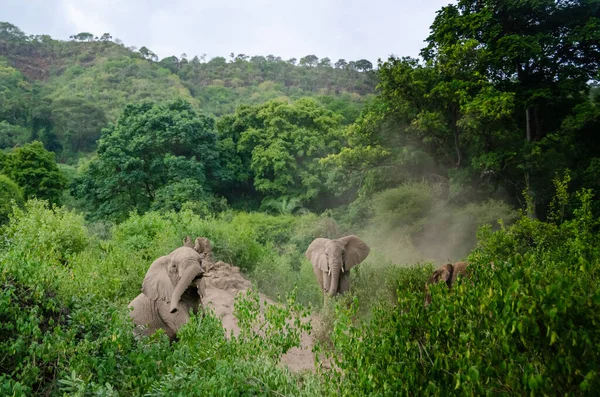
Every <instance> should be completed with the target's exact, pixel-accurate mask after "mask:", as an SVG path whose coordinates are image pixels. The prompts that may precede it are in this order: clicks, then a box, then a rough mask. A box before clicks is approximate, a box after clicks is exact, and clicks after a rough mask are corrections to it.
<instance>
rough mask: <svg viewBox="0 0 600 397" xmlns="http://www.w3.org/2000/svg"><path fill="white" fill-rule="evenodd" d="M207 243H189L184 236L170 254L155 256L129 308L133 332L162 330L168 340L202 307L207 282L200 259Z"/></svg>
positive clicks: (199, 240) (188, 239)
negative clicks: (191, 313)
mask: <svg viewBox="0 0 600 397" xmlns="http://www.w3.org/2000/svg"><path fill="white" fill-rule="evenodd" d="M205 251H206V246H205V244H204V241H203V240H202V239H201V238H197V239H196V243H195V244H192V242H191V239H190V238H189V237H186V239H185V240H184V246H183V247H179V248H177V249H176V250H174V251H173V252H171V253H170V254H169V255H165V256H161V257H160V258H158V259H156V260H155V261H154V262H153V263H152V265H151V266H150V268H149V269H148V272H147V273H146V276H145V277H144V281H143V283H142V293H141V294H139V295H138V296H137V297H136V298H135V299H134V300H133V301H131V303H129V307H130V308H132V309H133V310H132V311H131V312H130V316H131V318H132V320H133V322H134V323H135V324H136V325H137V327H136V330H135V333H136V335H140V334H143V335H151V334H153V333H154V332H156V331H157V330H158V329H163V330H165V332H166V334H167V335H168V336H169V338H170V339H171V340H174V339H175V336H176V334H177V331H178V330H179V328H181V326H182V325H183V324H185V323H186V322H187V321H188V320H189V318H190V314H189V312H190V309H191V310H192V312H193V313H194V314H196V313H198V310H199V309H201V310H202V311H203V313H204V308H203V306H202V297H204V294H205V292H204V290H205V289H206V284H205V281H204V277H208V276H207V275H206V271H205V269H204V268H203V266H202V265H203V259H204V256H205Z"/></svg>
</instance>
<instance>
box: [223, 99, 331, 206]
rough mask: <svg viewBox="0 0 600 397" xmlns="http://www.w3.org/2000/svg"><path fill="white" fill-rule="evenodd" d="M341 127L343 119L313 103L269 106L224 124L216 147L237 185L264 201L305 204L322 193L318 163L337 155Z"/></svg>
mask: <svg viewBox="0 0 600 397" xmlns="http://www.w3.org/2000/svg"><path fill="white" fill-rule="evenodd" d="M340 126H341V117H340V116H339V115H336V114H335V113H333V112H331V111H329V110H326V109H324V108H322V107H321V106H319V105H318V104H317V103H316V102H315V101H314V100H310V99H301V100H299V101H297V102H295V103H293V104H289V103H287V102H281V101H270V102H267V103H265V104H263V105H258V106H241V107H240V108H238V110H237V111H236V113H235V115H233V116H229V117H226V118H224V119H222V120H221V121H220V122H219V142H220V147H221V149H222V150H223V153H224V155H225V156H227V158H228V159H229V161H228V164H229V166H230V167H233V168H232V169H231V171H232V172H233V173H236V175H237V176H238V177H237V181H238V184H242V185H243V184H244V183H250V185H251V186H252V187H253V188H254V189H255V190H256V191H257V192H258V193H259V194H260V197H262V198H266V199H267V200H268V199H283V198H284V197H287V198H291V197H294V198H297V199H299V200H300V201H301V202H303V203H309V202H311V200H313V199H315V198H317V197H318V196H319V194H321V193H322V192H323V190H324V175H323V173H322V171H321V168H320V165H319V159H320V158H322V157H325V156H327V155H328V154H330V153H333V152H335V151H337V150H339V148H340V144H341V142H340ZM246 181H247V182H246ZM246 191H248V192H251V191H250V189H248V188H246Z"/></svg>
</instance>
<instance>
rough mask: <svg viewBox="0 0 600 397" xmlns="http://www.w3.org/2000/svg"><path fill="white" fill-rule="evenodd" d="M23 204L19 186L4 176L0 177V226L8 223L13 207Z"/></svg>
mask: <svg viewBox="0 0 600 397" xmlns="http://www.w3.org/2000/svg"><path fill="white" fill-rule="evenodd" d="M23 204H24V201H23V193H22V192H21V189H20V188H19V186H18V185H17V184H16V183H14V182H13V181H12V180H11V179H10V178H9V177H7V176H6V175H0V225H3V224H4V223H6V222H7V221H8V217H9V215H10V214H12V207H13V205H18V206H22V205H23Z"/></svg>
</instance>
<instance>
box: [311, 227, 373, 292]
mask: <svg viewBox="0 0 600 397" xmlns="http://www.w3.org/2000/svg"><path fill="white" fill-rule="evenodd" d="M370 250H371V249H370V248H369V246H368V245H367V244H365V243H364V242H363V241H362V240H361V239H359V238H358V237H356V236H346V237H342V238H339V239H335V240H330V239H327V238H317V239H315V240H313V242H312V243H310V245H309V246H308V249H307V250H306V252H305V253H304V255H305V256H306V258H308V260H309V261H310V262H311V263H312V266H313V271H314V273H315V276H317V281H318V282H319V285H320V286H321V288H322V289H323V293H324V296H325V297H326V296H327V295H329V296H334V295H336V294H338V293H339V294H342V293H344V292H346V291H347V290H348V289H349V288H350V269H352V268H353V267H354V266H356V265H358V264H359V263H361V262H362V261H364V260H365V258H366V257H367V255H369V251H370Z"/></svg>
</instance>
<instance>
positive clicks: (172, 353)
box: [0, 201, 321, 396]
mask: <svg viewBox="0 0 600 397" xmlns="http://www.w3.org/2000/svg"><path fill="white" fill-rule="evenodd" d="M15 211H16V212H15V216H14V217H13V218H12V219H11V220H10V223H9V225H8V226H7V228H6V229H5V230H4V233H5V235H4V236H3V238H2V241H4V242H5V244H6V245H5V246H4V247H3V249H2V250H1V251H0V252H1V253H0V269H1V270H0V285H1V286H2V291H3V292H2V294H0V331H1V332H0V335H1V336H0V354H2V356H3V357H4V359H3V360H1V361H0V370H1V372H2V375H0V390H1V391H2V394H3V395H32V394H40V393H42V394H47V395H63V394H80V395H117V394H118V395H173V394H183V395H197V396H202V395H207V394H208V395H217V394H222V393H223V391H227V392H228V393H232V394H235V395H244V394H249V395H267V394H269V393H273V392H278V393H286V394H291V395H320V394H321V391H320V385H319V384H318V383H317V382H316V379H315V378H314V377H312V376H310V375H307V376H303V377H302V378H300V377H298V376H296V375H294V374H291V373H290V372H289V371H288V370H286V369H282V368H280V367H279V366H277V363H278V361H279V359H280V357H281V355H282V354H284V353H285V352H286V351H287V350H288V349H289V348H291V347H294V346H297V345H298V344H299V336H300V332H301V331H302V330H307V329H309V327H310V325H309V323H308V322H307V318H306V316H307V311H306V309H304V308H302V307H301V306H299V305H298V304H297V303H296V301H295V293H293V292H292V293H291V294H289V295H288V296H287V298H286V301H285V304H273V305H271V304H266V305H263V307H262V309H261V308H259V307H258V305H257V304H256V302H257V301H256V299H257V295H256V293H255V292H250V293H249V294H248V295H247V296H239V297H238V298H237V300H236V303H235V307H236V312H237V315H238V316H239V318H240V327H241V333H240V335H239V336H237V337H232V338H228V337H227V335H225V332H224V331H223V328H222V325H221V321H220V319H218V318H216V317H215V316H214V315H213V314H212V313H211V312H210V311H209V312H208V314H207V316H206V317H205V318H204V319H200V318H198V317H195V316H194V317H192V319H191V320H190V321H189V322H188V323H187V324H186V325H185V326H184V327H183V328H182V329H181V330H180V332H179V334H178V337H179V340H178V341H177V342H175V343H173V344H170V343H169V341H168V339H167V338H166V336H165V335H164V333H162V332H159V333H158V334H156V335H154V336H152V337H150V338H143V339H142V340H136V339H135V338H134V336H133V332H132V331H133V325H132V324H131V323H130V321H129V319H128V314H127V309H126V305H127V303H128V302H129V301H130V300H131V299H132V298H133V297H135V296H136V295H137V294H138V293H139V288H140V285H141V280H142V279H143V275H144V273H145V271H146V270H147V268H148V266H149V263H150V262H151V260H153V259H154V257H152V258H151V259H149V258H144V252H145V253H146V254H148V255H150V254H151V253H152V255H154V252H157V251H158V250H159V249H163V251H162V252H161V254H164V253H165V251H168V250H170V249H172V248H174V247H175V246H179V245H180V244H181V241H180V240H179V239H178V240H179V241H177V242H175V241H173V240H168V238H167V237H168V236H171V235H176V234H177V233H178V232H179V233H184V234H185V233H188V232H190V230H189V228H193V227H195V228H200V227H205V228H207V229H208V228H209V227H211V225H213V224H211V223H209V224H208V225H203V224H202V223H203V222H204V221H203V220H201V219H200V218H198V217H194V215H192V214H191V213H188V214H186V215H185V217H184V219H188V223H185V222H182V219H181V218H178V216H180V214H181V213H180V214H175V213H171V214H170V215H169V216H167V217H160V216H158V215H157V214H155V213H148V214H146V215H144V216H143V217H140V216H138V215H134V216H133V218H132V219H131V220H129V221H128V222H127V223H126V224H123V225H121V226H119V227H117V229H116V230H115V231H114V232H113V236H115V239H113V240H108V241H98V240H96V239H94V238H92V237H91V236H90V235H89V234H88V233H87V231H86V229H85V227H84V221H83V218H82V217H81V216H78V215H75V214H73V213H71V212H69V211H66V210H62V209H58V208H56V209H54V210H51V209H49V208H48V207H47V206H46V205H45V204H43V203H42V202H39V201H30V202H29V203H28V204H27V206H26V209H25V210H15ZM261 216H262V215H261ZM222 223H223V227H228V232H231V231H234V230H236V227H238V226H239V224H238V225H236V224H235V222H234V226H230V225H229V224H227V223H226V222H222ZM181 226H183V228H184V229H183V230H182V229H180V227H181ZM186 228H188V229H186ZM242 232H244V231H242ZM267 234H268V233H267ZM136 237H137V238H136ZM146 240H147V241H146ZM136 242H138V246H136V245H135V244H136ZM140 242H146V245H145V247H140V245H139V243H140ZM159 244H163V245H162V246H161V247H157V245H159ZM168 244H171V246H169V247H168V248H165V247H166V246H167V245H168ZM216 246H219V245H216ZM219 247H222V245H220V246H219ZM215 254H216V255H217V258H218V255H219V252H215ZM64 258H68V266H57V264H58V263H59V262H61V261H63V259H64ZM290 291H291V290H290ZM288 292H289V291H288Z"/></svg>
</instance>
